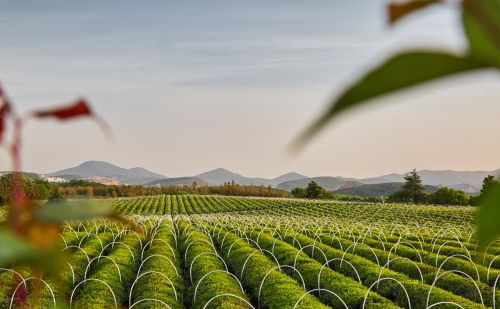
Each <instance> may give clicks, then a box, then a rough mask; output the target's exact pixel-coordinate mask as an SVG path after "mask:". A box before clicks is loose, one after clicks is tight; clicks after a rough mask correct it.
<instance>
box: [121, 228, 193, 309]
mask: <svg viewBox="0 0 500 309" xmlns="http://www.w3.org/2000/svg"><path fill="white" fill-rule="evenodd" d="M173 229H174V227H173V224H172V222H171V221H163V222H161V223H160V224H158V225H157V226H156V227H155V228H154V229H153V235H152V239H151V240H150V242H148V244H147V246H146V250H145V251H144V254H143V257H142V262H144V263H143V264H142V267H141V269H140V271H139V273H138V276H137V278H136V279H135V280H137V281H136V284H135V286H134V288H133V291H132V292H133V293H132V300H131V304H134V303H136V302H139V303H137V305H136V306H134V308H151V306H152V305H154V304H155V303H156V305H161V304H162V303H161V302H164V303H166V304H167V305H169V306H170V307H171V308H183V292H184V282H183V281H184V280H183V277H182V272H181V267H180V263H179V260H180V258H181V257H180V253H179V252H178V251H177V249H176V242H175V234H174V233H175V231H174V230H173ZM145 245H146V244H145ZM148 298H153V299H157V300H159V301H161V302H157V301H152V300H148V301H146V299H148Z"/></svg>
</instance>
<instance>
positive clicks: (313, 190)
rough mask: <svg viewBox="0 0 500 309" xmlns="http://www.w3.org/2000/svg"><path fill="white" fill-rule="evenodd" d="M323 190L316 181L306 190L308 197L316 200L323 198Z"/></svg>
mask: <svg viewBox="0 0 500 309" xmlns="http://www.w3.org/2000/svg"><path fill="white" fill-rule="evenodd" d="M323 190H324V189H323V188H322V187H321V186H320V185H318V184H317V183H316V182H315V181H311V182H310V183H309V184H308V185H307V188H306V192H307V197H308V198H312V199H316V198H320V197H321V193H323Z"/></svg>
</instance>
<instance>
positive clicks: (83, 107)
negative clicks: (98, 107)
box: [33, 99, 93, 120]
mask: <svg viewBox="0 0 500 309" xmlns="http://www.w3.org/2000/svg"><path fill="white" fill-rule="evenodd" d="M33 115H34V116H35V117H37V118H47V117H54V118H57V119H58V120H68V119H71V118H76V117H82V116H92V115H93V113H92V110H91V109H90V107H89V105H88V103H87V101H85V100H84V99H80V100H78V101H76V102H75V103H74V104H72V105H69V106H64V107H61V108H55V109H52V110H44V111H35V112H34V113H33Z"/></svg>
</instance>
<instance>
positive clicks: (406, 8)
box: [387, 0, 444, 24]
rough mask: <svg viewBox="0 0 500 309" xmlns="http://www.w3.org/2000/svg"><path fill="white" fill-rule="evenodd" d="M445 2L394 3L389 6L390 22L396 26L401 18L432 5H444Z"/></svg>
mask: <svg viewBox="0 0 500 309" xmlns="http://www.w3.org/2000/svg"><path fill="white" fill-rule="evenodd" d="M443 2H444V1H443V0H411V1H405V2H400V1H398V2H392V3H390V4H389V5H388V6H387V9H388V13H389V14H388V15H389V22H390V23H391V24H394V23H395V22H397V21H398V20H400V19H401V18H403V17H405V16H407V15H409V14H411V13H414V12H416V11H419V10H421V9H424V8H426V7H428V6H430V5H431V4H436V3H443Z"/></svg>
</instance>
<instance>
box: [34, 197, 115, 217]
mask: <svg viewBox="0 0 500 309" xmlns="http://www.w3.org/2000/svg"><path fill="white" fill-rule="evenodd" d="M113 213H114V210H113V207H111V206H110V205H108V204H97V203H95V202H90V201H68V202H63V203H52V204H46V205H44V206H42V207H40V209H39V210H38V211H37V212H36V217H37V218H38V219H40V220H43V221H47V222H64V221H71V220H91V219H95V218H99V217H109V216H111V215H113Z"/></svg>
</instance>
